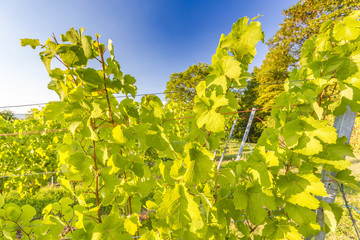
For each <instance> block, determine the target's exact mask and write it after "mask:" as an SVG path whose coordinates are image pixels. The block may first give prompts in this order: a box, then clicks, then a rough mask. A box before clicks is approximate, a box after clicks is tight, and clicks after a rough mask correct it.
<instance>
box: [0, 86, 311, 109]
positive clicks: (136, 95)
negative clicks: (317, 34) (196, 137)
mask: <svg viewBox="0 0 360 240" xmlns="http://www.w3.org/2000/svg"><path fill="white" fill-rule="evenodd" d="M312 80H313V79H302V80H301V79H300V80H289V81H282V82H272V83H255V84H251V83H250V84H248V85H247V86H261V85H276V84H283V83H289V82H301V81H312ZM184 92H187V91H171V92H153V93H139V94H135V95H134V96H135V97H141V96H147V95H164V94H175V93H184ZM114 97H115V98H126V97H127V96H126V95H122V96H114ZM104 99H106V98H104ZM46 104H47V103H44V102H43V103H29V104H20V105H9V106H0V109H4V108H17V107H32V106H42V105H46Z"/></svg>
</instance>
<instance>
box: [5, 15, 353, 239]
mask: <svg viewBox="0 0 360 240" xmlns="http://www.w3.org/2000/svg"><path fill="white" fill-rule="evenodd" d="M359 14H360V13H359V12H356V13H354V14H353V15H351V16H350V17H348V18H345V19H344V20H343V21H338V22H333V21H331V22H327V23H325V24H324V25H323V27H322V28H321V31H320V32H321V33H320V35H319V36H318V37H317V38H312V39H310V40H308V41H307V42H305V44H304V48H303V50H302V58H301V64H302V67H301V68H300V69H296V70H294V71H293V72H292V74H291V77H290V79H294V78H298V77H306V78H313V79H314V80H313V81H311V82H298V83H293V82H291V83H289V84H288V85H287V86H286V92H284V93H283V94H282V95H281V96H280V97H279V98H278V99H277V100H276V103H277V104H278V105H279V106H284V107H282V108H277V109H276V110H273V112H272V114H273V117H274V119H275V124H274V126H275V127H274V128H268V129H266V130H265V131H264V132H263V134H262V136H261V138H260V139H259V141H258V143H257V146H256V148H255V150H254V152H253V154H252V155H251V156H250V157H249V158H248V159H247V160H246V161H237V162H230V163H228V164H227V165H224V166H222V167H221V168H220V169H219V171H218V170H217V169H216V166H215V164H214V162H213V155H212V153H211V150H215V149H216V148H217V147H218V145H219V138H221V137H223V136H224V131H225V128H226V126H225V125H226V123H227V119H228V118H230V115H229V114H226V113H228V112H231V111H236V110H237V109H238V107H239V106H238V103H237V100H236V98H235V94H234V93H233V92H232V91H229V89H230V88H239V89H241V88H244V87H245V86H246V84H247V81H246V79H247V78H248V77H249V73H248V72H247V70H248V65H249V63H251V61H252V60H253V58H254V55H255V54H256V50H255V44H256V43H257V42H259V41H261V40H263V38H264V34H263V32H262V30H261V27H260V23H259V22H254V21H250V22H249V20H248V18H242V19H240V20H239V21H237V22H236V23H235V24H234V25H233V28H232V31H231V32H230V33H229V34H228V35H226V36H225V35H222V36H221V38H220V42H219V45H218V48H217V49H216V53H215V54H214V56H213V58H212V65H211V66H209V74H208V75H207V77H206V80H204V81H201V82H200V83H199V84H198V85H197V86H196V96H195V98H194V105H193V112H192V113H189V114H191V115H192V116H193V117H192V118H185V119H178V120H173V116H174V113H172V112H171V111H168V110H167V109H165V108H164V106H163V104H162V102H161V100H160V99H159V98H158V97H156V96H144V97H143V98H142V100H141V102H135V101H134V99H133V97H134V95H135V93H136V87H135V86H134V85H133V84H134V82H135V80H134V78H133V77H131V76H130V75H124V74H123V73H122V72H121V70H120V65H119V64H118V62H117V61H116V60H115V57H114V50H113V45H112V42H111V40H109V42H108V45H107V47H106V48H105V45H104V44H101V43H99V36H98V35H97V36H96V39H95V40H93V39H92V38H91V37H90V36H85V35H83V29H80V31H76V30H74V29H71V30H70V31H68V32H67V33H66V34H65V35H62V37H61V38H62V41H63V43H58V41H57V39H56V38H54V39H53V40H48V41H47V42H46V43H45V44H44V45H40V43H39V41H38V40H29V39H25V40H22V44H23V45H30V46H32V47H34V48H35V47H36V46H41V47H42V50H43V51H42V52H41V53H40V56H41V58H42V60H43V62H44V64H45V66H46V68H47V70H48V71H49V75H50V77H51V83H50V84H49V88H50V89H52V90H55V91H56V92H57V93H58V95H59V97H60V99H61V101H59V102H51V103H49V104H47V106H46V108H45V110H44V112H45V116H46V118H47V119H49V120H51V119H60V121H61V122H62V124H64V125H65V126H66V127H67V128H68V129H69V133H67V134H65V135H64V137H63V139H62V145H61V146H59V148H58V154H59V158H58V161H59V164H60V165H61V168H62V169H63V170H65V171H66V172H65V177H64V178H62V179H61V180H60V183H61V185H62V186H63V187H64V188H65V189H67V191H69V193H71V194H72V195H73V199H70V198H63V199H61V200H60V201H59V202H56V203H52V204H50V205H48V206H46V207H45V208H44V209H43V211H42V215H43V218H42V219H39V220H32V218H33V216H35V214H36V211H35V210H34V208H33V207H31V206H29V205H25V206H21V207H20V206H18V205H16V204H13V203H4V201H3V197H2V196H0V207H1V209H0V219H1V222H0V224H1V225H0V228H1V230H2V234H3V237H4V238H8V239H14V238H15V237H16V234H19V233H21V234H22V236H24V237H27V238H29V239H58V238H59V237H72V238H73V239H94V240H95V239H132V238H133V237H134V236H141V237H140V239H301V238H302V237H303V236H304V237H307V236H311V235H315V234H317V233H318V232H320V231H321V227H320V225H319V224H318V223H317V222H316V213H315V212H314V210H316V209H317V208H319V207H322V208H323V210H324V213H325V223H326V225H325V226H324V230H326V231H329V230H330V229H334V228H335V227H336V223H337V221H338V220H339V218H340V216H341V208H340V207H339V206H338V205H336V204H327V203H326V202H323V201H319V200H318V199H317V198H316V197H315V196H325V195H327V192H326V190H325V187H324V184H323V183H322V182H321V176H320V174H319V171H320V170H321V169H326V170H330V171H338V172H339V173H338V175H337V177H336V178H337V179H338V181H341V182H343V183H345V184H349V185H350V186H354V185H351V184H353V182H354V179H353V178H352V177H351V176H350V175H349V171H348V170H347V169H346V167H347V166H348V164H349V163H348V162H347V161H346V160H344V159H343V156H352V151H351V148H350V146H348V145H346V144H344V143H345V141H346V139H343V138H338V137H337V134H336V130H335V129H334V128H333V127H331V126H329V125H328V123H327V121H325V120H323V118H324V116H326V115H328V114H332V113H333V114H335V115H337V114H342V113H343V112H344V111H345V109H346V106H347V105H350V106H351V108H352V110H354V111H358V108H359V101H358V99H357V97H359V96H360V95H359V94H357V92H358V91H359V79H360V78H359V77H360V76H359V74H360V71H359V70H358V69H359V64H360V61H359V49H360V47H359V44H360V32H359V27H360V26H359V21H358V16H359ZM344 32H345V33H346V34H345V35H343V33H344ZM106 49H107V50H109V53H106V54H105V50H106ZM107 54H109V56H108V58H106V59H105V56H106V55H107ZM54 58H56V59H57V60H59V61H60V62H61V63H62V64H63V68H61V69H60V68H55V69H52V68H51V61H52V60H54ZM89 60H95V61H98V62H99V63H100V69H99V70H96V69H94V68H90V67H88V66H87V64H88V61H89ZM328 88H330V89H334V92H336V91H339V93H337V94H338V95H339V96H340V97H339V99H337V100H336V101H330V100H329V99H331V98H332V96H331V95H333V93H332V92H330V95H327V94H328V93H329V92H327V91H324V89H325V90H326V89H328ZM120 92H121V93H123V94H126V95H127V96H128V97H127V98H125V99H124V100H122V101H121V102H118V100H117V99H116V98H115V97H114V96H113V95H112V94H115V93H120ZM179 126H181V127H179ZM76 185H81V186H82V187H83V188H84V189H87V192H88V193H89V194H91V195H92V196H93V198H94V199H95V201H94V202H95V203H96V204H93V203H91V202H87V201H86V200H85V197H84V195H83V192H76V191H75V190H74V188H75V186H76ZM100 207H109V208H110V209H111V211H110V213H109V214H106V215H102V214H101V211H100Z"/></svg>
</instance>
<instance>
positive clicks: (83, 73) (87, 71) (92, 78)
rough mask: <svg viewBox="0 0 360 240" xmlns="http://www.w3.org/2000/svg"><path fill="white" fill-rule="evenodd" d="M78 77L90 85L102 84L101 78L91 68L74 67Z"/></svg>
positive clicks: (97, 85)
mask: <svg viewBox="0 0 360 240" xmlns="http://www.w3.org/2000/svg"><path fill="white" fill-rule="evenodd" d="M76 73H77V75H78V76H79V78H80V79H81V80H82V81H83V82H84V83H86V84H88V85H89V86H91V87H95V88H97V87H99V86H100V85H102V84H103V80H102V78H101V76H100V75H99V73H98V72H97V71H96V70H95V69H93V68H80V69H76Z"/></svg>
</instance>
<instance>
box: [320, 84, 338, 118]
mask: <svg viewBox="0 0 360 240" xmlns="http://www.w3.org/2000/svg"><path fill="white" fill-rule="evenodd" d="M336 87H337V82H335V84H334V88H333V90H332V91H331V94H330V95H329V98H328V99H327V101H326V102H329V101H331V97H332V96H333V94H334V92H335V89H336ZM328 106H329V105H326V107H325V110H324V116H323V118H322V120H325V117H326V114H327V111H328Z"/></svg>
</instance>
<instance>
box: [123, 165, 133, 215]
mask: <svg viewBox="0 0 360 240" xmlns="http://www.w3.org/2000/svg"><path fill="white" fill-rule="evenodd" d="M123 176H124V180H125V182H127V179H126V172H125V171H124V172H123ZM128 202H129V214H132V206H131V196H129V198H128Z"/></svg>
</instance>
